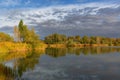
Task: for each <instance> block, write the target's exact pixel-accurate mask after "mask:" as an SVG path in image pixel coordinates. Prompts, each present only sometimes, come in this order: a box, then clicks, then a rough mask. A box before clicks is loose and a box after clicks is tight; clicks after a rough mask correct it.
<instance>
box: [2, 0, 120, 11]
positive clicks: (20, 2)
mask: <svg viewBox="0 0 120 80" xmlns="http://www.w3.org/2000/svg"><path fill="white" fill-rule="evenodd" d="M93 2H99V3H118V4H119V3H120V0H0V8H4V9H6V8H7V9H16V8H17V9H18V8H35V7H46V6H53V5H54V6H57V5H70V4H85V3H93Z"/></svg>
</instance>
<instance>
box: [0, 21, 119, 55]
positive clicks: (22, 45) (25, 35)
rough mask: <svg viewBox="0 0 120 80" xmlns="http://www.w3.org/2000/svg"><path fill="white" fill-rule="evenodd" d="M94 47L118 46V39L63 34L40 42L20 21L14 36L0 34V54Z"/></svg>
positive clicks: (50, 36) (32, 30)
mask: <svg viewBox="0 0 120 80" xmlns="http://www.w3.org/2000/svg"><path fill="white" fill-rule="evenodd" d="M96 46H120V38H109V37H100V36H89V37H88V36H83V37H80V36H79V35H76V36H66V35H63V34H58V33H54V34H50V35H48V36H46V37H45V38H44V40H40V36H39V35H38V34H36V33H35V30H34V28H32V29H28V27H27V25H25V24H24V23H23V21H22V20H21V21H20V22H19V24H18V26H15V27H14V36H13V37H11V36H10V35H9V34H6V33H3V32H0V53H8V52H18V51H31V50H45V48H47V47H52V48H66V47H79V48H81V47H96Z"/></svg>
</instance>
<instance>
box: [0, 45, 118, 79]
mask: <svg viewBox="0 0 120 80" xmlns="http://www.w3.org/2000/svg"><path fill="white" fill-rule="evenodd" d="M116 52H117V53H118V52H120V48H118V47H95V48H92V47H91V48H59V49H58V48H47V49H46V51H45V52H41V51H37V52H34V51H33V52H28V53H22V54H20V53H16V54H15V53H11V54H9V55H7V56H6V57H5V58H4V61H5V62H4V63H1V64H0V80H63V79H65V78H66V80H75V79H76V80H92V79H95V80H96V79H97V80H102V77H100V78H101V79H100V78H99V77H97V76H98V74H99V75H101V76H104V75H106V74H110V71H112V74H113V77H114V76H115V75H116V74H117V75H116V77H118V76H119V75H120V74H119V70H120V69H119V68H118V67H120V64H118V63H119V62H120V61H118V59H119V58H118V57H117V56H115V58H116V61H118V62H116V61H114V59H113V62H112V60H110V58H111V56H109V55H108V56H107V57H104V58H105V59H104V58H103V57H92V58H89V57H80V56H81V55H84V56H87V55H93V56H94V55H98V56H99V54H100V55H102V54H110V53H116ZM19 55H20V56H19ZM69 55H76V56H78V57H75V56H73V57H67V56H69ZM63 56H65V57H63ZM119 56H120V55H119ZM52 57H53V58H52ZM58 57H60V58H59V59H56V58H58ZM98 58H100V60H97V59H98ZM112 58H114V57H112ZM107 60H108V61H111V62H109V63H108V62H107ZM11 63H12V64H11ZM11 65H12V66H11ZM108 67H109V68H108ZM32 71H33V72H32ZM36 71H37V72H36ZM26 73H27V74H26ZM112 74H110V75H112ZM29 75H33V76H32V77H31V76H29ZM36 76H37V77H38V78H37V77H36ZM39 76H40V77H39ZM104 77H106V78H109V77H110V76H109V77H108V75H106V76H104ZM58 78H59V79H58ZM103 79H104V78H103ZM117 79H118V80H119V79H120V78H119V77H118V78H117ZM109 80H110V79H109Z"/></svg>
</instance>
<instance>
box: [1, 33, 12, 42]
mask: <svg viewBox="0 0 120 80" xmlns="http://www.w3.org/2000/svg"><path fill="white" fill-rule="evenodd" d="M3 41H13V37H11V36H10V35H9V34H6V33H4V32H0V42H3Z"/></svg>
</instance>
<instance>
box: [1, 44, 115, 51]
mask: <svg viewBox="0 0 120 80" xmlns="http://www.w3.org/2000/svg"><path fill="white" fill-rule="evenodd" d="M109 46H116V45H113V44H111V45H109V44H71V45H67V44H45V43H39V44H37V46H36V47H34V49H33V47H32V45H31V44H27V43H14V42H0V53H9V52H26V51H32V50H36V51H39V50H45V49H46V48H68V47H74V48H84V47H109ZM116 47H117V46H116Z"/></svg>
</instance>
